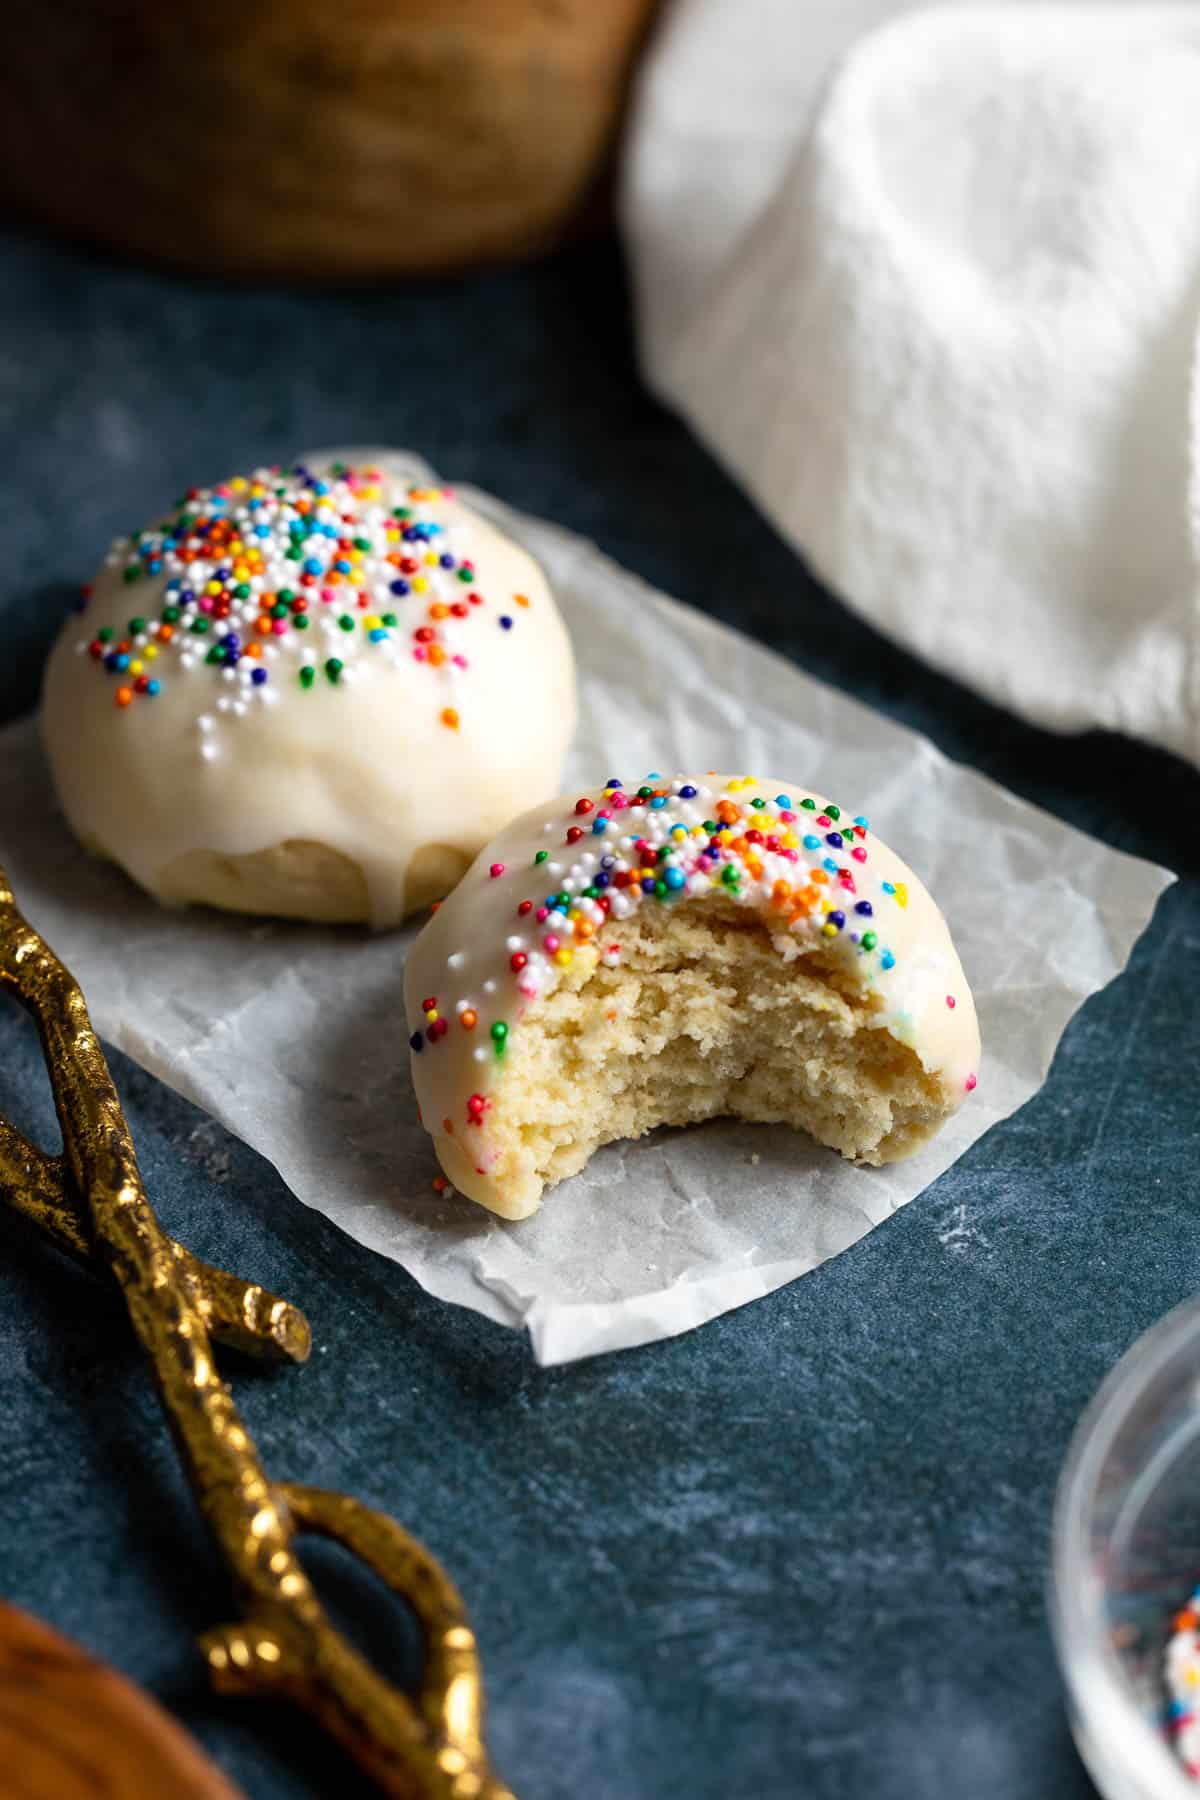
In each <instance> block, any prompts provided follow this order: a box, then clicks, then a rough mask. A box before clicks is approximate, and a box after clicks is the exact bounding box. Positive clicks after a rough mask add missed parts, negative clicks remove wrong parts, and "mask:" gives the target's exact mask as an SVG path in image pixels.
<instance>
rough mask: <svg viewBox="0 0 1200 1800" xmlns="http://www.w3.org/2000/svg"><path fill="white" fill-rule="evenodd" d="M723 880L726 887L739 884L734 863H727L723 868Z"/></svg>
mask: <svg viewBox="0 0 1200 1800" xmlns="http://www.w3.org/2000/svg"><path fill="white" fill-rule="evenodd" d="M721 880H722V881H723V882H724V883H725V886H726V887H736V886H737V884H738V872H737V870H736V869H735V868H734V866H733V864H732V863H726V864H725V867H724V868H723V869H722V870H721Z"/></svg>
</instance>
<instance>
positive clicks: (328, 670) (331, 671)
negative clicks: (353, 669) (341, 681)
mask: <svg viewBox="0 0 1200 1800" xmlns="http://www.w3.org/2000/svg"><path fill="white" fill-rule="evenodd" d="M345 666H346V665H345V663H344V662H343V661H342V659H341V657H340V656H331V657H329V658H328V659H327V661H326V663H325V675H326V678H327V679H328V680H329V681H332V682H333V683H335V685H336V683H337V680H338V677H339V676H340V675H341V672H342V670H343V669H344V668H345Z"/></svg>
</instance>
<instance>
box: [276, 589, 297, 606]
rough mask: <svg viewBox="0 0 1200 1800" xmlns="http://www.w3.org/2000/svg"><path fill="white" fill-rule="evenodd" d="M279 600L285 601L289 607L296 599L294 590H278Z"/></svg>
mask: <svg viewBox="0 0 1200 1800" xmlns="http://www.w3.org/2000/svg"><path fill="white" fill-rule="evenodd" d="M279 598H280V599H281V600H286V602H287V604H288V605H289V606H290V605H291V604H292V601H293V600H294V599H295V598H296V590H295V588H280V590H279Z"/></svg>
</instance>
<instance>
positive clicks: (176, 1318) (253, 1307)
mask: <svg viewBox="0 0 1200 1800" xmlns="http://www.w3.org/2000/svg"><path fill="white" fill-rule="evenodd" d="M0 987H6V988H8V989H9V990H10V991H11V992H12V993H13V994H14V995H15V996H16V998H17V999H18V1000H19V1001H20V1002H21V1004H22V1005H23V1006H25V1007H26V1008H27V1010H28V1011H29V1012H30V1013H31V1014H32V1016H33V1018H34V1020H35V1021H36V1023H37V1027H38V1032H39V1034H40V1037H41V1042H42V1049H43V1052H44V1054H45V1057H46V1062H47V1065H48V1068H49V1071H50V1079H51V1086H52V1089H53V1093H54V1103H55V1108H56V1110H57V1112H58V1118H59V1123H60V1125H61V1128H62V1136H63V1152H62V1156H61V1158H54V1157H49V1156H46V1155H45V1153H44V1152H42V1151H40V1150H37V1149H35V1148H34V1146H32V1145H30V1144H29V1143H27V1142H26V1140H25V1139H24V1138H23V1137H21V1135H20V1134H19V1133H18V1132H16V1131H14V1130H13V1128H12V1126H10V1125H8V1124H7V1123H5V1122H3V1121H0V1190H3V1192H4V1197H5V1198H6V1199H8V1200H9V1201H10V1203H12V1204H13V1205H15V1207H16V1208H17V1210H18V1211H20V1212H21V1213H23V1214H24V1216H25V1217H27V1218H29V1219H31V1220H33V1221H34V1222H35V1223H36V1224H38V1225H40V1226H41V1227H42V1228H43V1229H44V1230H45V1231H47V1233H48V1234H49V1236H50V1237H51V1239H52V1240H53V1241H54V1242H56V1243H57V1244H58V1245H59V1246H60V1247H61V1248H64V1249H66V1250H68V1251H69V1252H71V1253H72V1254H74V1255H76V1256H80V1255H87V1256H88V1257H90V1258H91V1259H92V1260H93V1261H95V1262H98V1263H99V1264H100V1265H102V1266H103V1267H106V1268H107V1269H108V1270H109V1271H110V1272H111V1273H112V1275H113V1276H114V1277H115V1279H116V1280H117V1282H118V1284H119V1286H120V1288H121V1291H122V1293H123V1295H124V1298H125V1303H126V1306H127V1308H128V1311H129V1316H130V1319H131V1321H132V1324H133V1328H134V1330H135V1332H136V1333H137V1336H138V1338H139V1340H140V1342H141V1344H142V1347H143V1349H144V1350H145V1351H146V1353H147V1355H148V1356H149V1358H150V1361H151V1364H152V1366H153V1369H154V1374H155V1379H156V1381H157V1384H158V1389H159V1393H160V1396H161V1399H162V1402H163V1406H164V1408H165V1410H166V1413H167V1417H168V1420H169V1421H170V1424H171V1427H172V1430H173V1432H174V1435H175V1438H176V1441H177V1444H178V1446H179V1450H180V1454H181V1456H182V1458H183V1461H184V1464H185V1467H186V1469H187V1473H188V1477H189V1480H190V1481H191V1485H192V1489H193V1492H194V1493H195V1495H196V1499H197V1501H198V1502H199V1505H200V1507H201V1510H202V1511H203V1513H204V1515H205V1518H206V1519H207V1521H208V1524H209V1527H210V1529H211V1531H212V1533H213V1536H214V1537H215V1539H216V1542H217V1545H218V1547H219V1549H220V1550H221V1552H222V1554H223V1555H224V1557H225V1560H226V1561H227V1563H228V1564H229V1566H230V1569H231V1570H232V1572H233V1575H234V1579H235V1583H236V1587H237V1594H238V1599H239V1603H240V1605H241V1607H242V1609H243V1611H244V1617H243V1619H242V1620H241V1621H240V1622H239V1623H237V1624H233V1625H226V1626H223V1627H221V1628H220V1629H218V1630H216V1631H213V1632H210V1633H209V1634H208V1635H207V1636H206V1637H205V1639H204V1640H203V1642H202V1648H203V1650H204V1653H205V1655H206V1657H207V1659H208V1665H209V1669H210V1671H211V1673H212V1676H213V1679H214V1682H215V1684H216V1685H217V1687H218V1688H219V1689H221V1690H223V1691H225V1692H237V1693H248V1694H260V1693H266V1694H274V1695H282V1696H285V1697H286V1698H288V1699H291V1700H293V1701H295V1702H297V1703H298V1704H299V1705H301V1706H303V1707H305V1708H306V1709H307V1710H308V1711H309V1712H311V1713H312V1714H313V1715H314V1716H315V1717H316V1718H317V1719H318V1720H319V1721H320V1723H321V1724H322V1726H323V1727H324V1728H325V1729H326V1730H328V1731H329V1732H331V1733H332V1734H333V1735H334V1736H335V1737H337V1738H338V1739H339V1740H340V1741H341V1743H342V1744H344V1745H345V1747H346V1749H347V1750H348V1751H349V1752H350V1754H351V1755H352V1756H353V1757H354V1758H355V1760H356V1761H357V1762H359V1763H360V1764H361V1766H362V1767H363V1768H364V1769H365V1770H367V1772H368V1773H369V1774H370V1775H371V1776H372V1777H373V1779H374V1780H375V1781H376V1782H377V1783H378V1785H379V1786H380V1787H381V1788H382V1789H383V1790H384V1791H385V1792H386V1793H389V1794H393V1795H397V1796H404V1797H406V1800H409V1797H411V1800H512V1796H511V1794H510V1790H509V1789H508V1788H507V1787H506V1786H505V1785H504V1783H503V1782H502V1781H500V1780H499V1778H498V1777H497V1776H496V1775H495V1773H494V1772H493V1770H492V1768H491V1765H490V1763H489V1761H488V1757H487V1752H486V1750H485V1747H484V1743H483V1735H482V1731H483V1688H482V1682H481V1679H480V1671H479V1661H478V1656H477V1653H476V1649H475V1639H474V1635H473V1633H472V1632H471V1629H470V1626H469V1624H468V1622H467V1618H466V1614H465V1611H464V1609H463V1605H462V1601H461V1600H460V1598H459V1596H458V1593H457V1592H456V1590H455V1588H454V1586H453V1584H452V1583H451V1582H450V1580H449V1578H448V1577H447V1575H446V1574H445V1573H444V1571H443V1570H442V1569H441V1568H440V1566H439V1565H438V1564H437V1563H436V1562H435V1561H434V1559H433V1557H432V1556H430V1555H429V1553H428V1551H426V1550H425V1549H423V1548H422V1546H421V1545H420V1544H418V1543H417V1542H416V1541H415V1540H414V1539H412V1538H410V1537H409V1536H408V1535H407V1533H405V1532H404V1531H402V1530H401V1529H400V1527H399V1526H398V1525H397V1524H395V1522H394V1521H393V1520H391V1519H389V1518H386V1517H385V1516H384V1515H383V1514H381V1513H377V1512H374V1511H372V1510H371V1509H370V1508H368V1507H366V1506H363V1505H361V1504H360V1503H359V1502H358V1501H355V1500H352V1499H350V1498H349V1497H348V1496H345V1495H341V1494H331V1493H325V1492H323V1491H320V1490H318V1489H314V1488H306V1487H297V1486H291V1485H288V1484H283V1483H279V1484H273V1483H271V1482H270V1481H268V1479H267V1476H266V1473H265V1471H264V1469H263V1467H262V1464H261V1462H260V1461H259V1458H258V1454H257V1452H256V1450H255V1447H254V1444H253V1443H252V1441H251V1439H250V1436H249V1433H248V1432H247V1431H246V1428H245V1426H244V1425H243V1424H242V1421H241V1419H240V1417H239V1416H238V1412H237V1409H236V1407H235V1406H234V1403H233V1398H232V1395H231V1394H230V1391H229V1389H228V1388H227V1387H226V1385H225V1383H224V1382H223V1381H222V1380H221V1378H220V1376H219V1375H218V1373H217V1370H216V1366H215V1363H214V1360H213V1354H212V1347H211V1342H210V1335H211V1337H212V1338H219V1339H220V1340H221V1341H224V1342H228V1343H235V1344H237V1345H238V1346H239V1347H240V1348H242V1349H249V1350H252V1351H256V1352H258V1353H260V1354H268V1355H273V1356H275V1357H283V1358H285V1359H288V1360H292V1361H303V1359H304V1357H305V1356H306V1355H307V1352H308V1327H307V1324H306V1322H305V1320H304V1317H303V1314H301V1313H298V1312H297V1311H296V1310H295V1308H293V1307H289V1306H288V1304H287V1302H286V1301H283V1300H279V1299H278V1298H277V1297H276V1296H274V1295H270V1294H267V1293H265V1292H264V1290H262V1289H261V1288H256V1287H253V1286H251V1285H249V1284H246V1283H243V1282H240V1281H238V1280H237V1278H236V1277H234V1276H232V1275H227V1274H225V1273H224V1271H222V1270H216V1269H211V1268H209V1267H208V1266H207V1265H206V1264H203V1263H200V1262H199V1261H197V1260H196V1259H195V1258H193V1257H192V1256H191V1255H190V1253H189V1252H188V1251H186V1250H184V1249H183V1248H182V1247H181V1246H180V1245H178V1244H175V1243H173V1242H172V1240H171V1239H170V1238H168V1237H167V1235H166V1234H165V1232H164V1231H163V1230H162V1227H161V1226H160V1225H159V1223H158V1220H157V1218H156V1217H155V1214H154V1210H153V1208H152V1207H151V1205H150V1202H149V1200H148V1198H147V1196H146V1192H145V1189H144V1187H143V1185H142V1178H141V1174H140V1172H139V1170H138V1165H137V1157H136V1154H135V1152H134V1147H133V1140H132V1137H131V1136H130V1132H129V1127H128V1125H127V1123H126V1120H125V1116H124V1113H123V1111H122V1108H121V1103H120V1100H119V1098H118V1096H117V1091H116V1088H115V1086H114V1084H113V1080H112V1076H111V1074H110V1073H109V1069H108V1065H107V1063H106V1061H105V1058H104V1053H103V1051H102V1050H101V1047H100V1042H99V1039H98V1038H97V1036H96V1034H95V1031H94V1030H93V1028H92V1024H91V1020H90V1019H89V1017H88V1012H87V1007H86V1005H85V1003H84V998H83V995H82V993H81V991H80V989H79V987H78V985H77V983H76V982H75V981H74V980H73V979H72V977H71V976H70V975H69V974H68V973H67V970H66V969H65V968H64V967H63V965H62V963H61V962H60V961H59V960H58V958H57V957H56V956H55V955H54V953H53V951H52V950H51V949H50V948H49V946H48V945H47V944H46V943H45V941H44V940H43V939H42V938H41V937H40V936H39V935H38V933H37V932H36V931H35V930H34V929H33V927H32V926H31V925H30V924H29V923H28V922H27V920H26V919H25V918H24V917H23V916H22V914H21V912H20V911H19V909H18V907H17V903H16V900H15V898H14V896H13V893H12V889H11V887H10V885H9V883H8V880H7V877H6V876H5V873H4V870H3V868H2V867H0ZM302 1532H313V1533H317V1534H320V1535H323V1536H326V1537H331V1538H335V1539H336V1540H337V1541H338V1542H339V1543H341V1544H343V1545H344V1546H345V1547H346V1548H347V1549H348V1550H350V1551H352V1552H353V1553H354V1554H355V1555H357V1556H358V1557H359V1558H360V1559H361V1560H362V1561H363V1562H365V1563H366V1564H368V1565H369V1566H370V1567H371V1568H372V1569H374V1570H375V1572H376V1573H377V1574H378V1575H380V1576H381V1577H382V1579H383V1580H384V1581H385V1582H386V1583H387V1585H388V1586H389V1587H390V1588H392V1590H393V1591H394V1592H395V1593H397V1594H398V1595H400V1596H401V1597H402V1598H403V1599H404V1600H406V1601H407V1602H408V1604H409V1606H410V1607H411V1608H412V1610H413V1612H414V1614H415V1615H416V1618H417V1620H418V1622H419V1624H420V1626H421V1629H422V1632H423V1636H424V1640H425V1667H424V1670H423V1672H422V1676H421V1680H420V1683H419V1685H418V1688H417V1691H416V1693H415V1695H413V1696H412V1697H411V1698H410V1697H409V1696H408V1695H407V1694H404V1693H402V1692H400V1690H399V1689H397V1688H395V1687H393V1686H392V1685H391V1684H390V1683H389V1682H387V1681H385V1680H384V1679H383V1677H382V1676H380V1675H379V1674H378V1673H377V1672H376V1671H375V1670H374V1669H373V1668H372V1667H371V1665H370V1664H369V1663H368V1662H367V1661H366V1659H365V1658H364V1657H363V1656H361V1655H360V1654H359V1652H358V1651H357V1650H355V1649H354V1648H353V1647H352V1646H351V1645H350V1644H348V1643H347V1642H346V1640H345V1638H344V1637H342V1636H341V1634H340V1633H339V1632H338V1631H337V1630H336V1629H335V1628H334V1626H333V1624H332V1623H331V1621H330V1620H329V1618H328V1617H327V1615H326V1613H325V1611H324V1609H323V1608H322V1606H321V1603H320V1601H319V1600H318V1598H317V1596H316V1593H315V1592H314V1590H313V1587H312V1584H311V1583H310V1581H309V1579H308V1577H307V1575H306V1574H305V1572H304V1569H303V1567H302V1565H301V1563H300V1561H299V1558H298V1557H297V1555H296V1553H295V1549H294V1547H293V1545H294V1539H295V1537H296V1536H297V1534H299V1533H302Z"/></svg>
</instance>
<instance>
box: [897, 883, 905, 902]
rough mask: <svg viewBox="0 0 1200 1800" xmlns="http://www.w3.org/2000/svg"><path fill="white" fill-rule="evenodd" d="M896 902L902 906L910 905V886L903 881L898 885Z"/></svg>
mask: <svg viewBox="0 0 1200 1800" xmlns="http://www.w3.org/2000/svg"><path fill="white" fill-rule="evenodd" d="M896 900H897V903H898V904H899V905H900V906H907V905H908V886H907V884H906V883H905V882H903V881H898V882H897V883H896Z"/></svg>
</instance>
